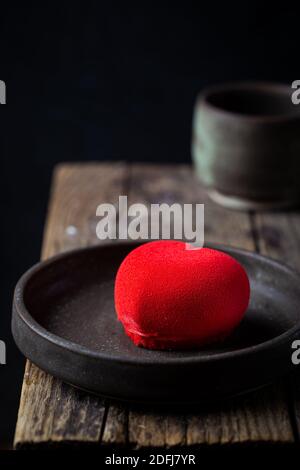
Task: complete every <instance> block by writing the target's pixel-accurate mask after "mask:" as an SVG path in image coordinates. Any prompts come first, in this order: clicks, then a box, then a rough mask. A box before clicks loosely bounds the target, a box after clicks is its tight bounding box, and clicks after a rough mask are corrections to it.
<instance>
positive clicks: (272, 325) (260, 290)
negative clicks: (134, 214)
mask: <svg viewBox="0 0 300 470" xmlns="http://www.w3.org/2000/svg"><path fill="white" fill-rule="evenodd" d="M137 245H138V243H132V242H130V243H122V244H120V243H114V244H111V245H106V246H95V247H90V248H85V249H80V250H76V251H73V252H67V253H64V254H62V255H58V256H56V257H54V258H52V259H50V260H48V261H45V262H42V263H39V264H38V265H36V266H34V267H33V268H31V269H30V270H29V271H27V272H26V273H25V274H24V275H23V276H22V277H21V279H20V280H19V282H18V284H17V286H16V289H15V294H14V302H13V319H12V331H13V335H14V338H15V341H16V343H17V345H18V347H19V348H20V350H21V351H22V352H23V354H24V355H25V356H26V357H28V358H29V359H30V360H31V361H32V362H34V363H35V364H37V365H38V366H39V367H41V368H42V369H44V370H46V371H47V372H49V373H50V374H52V375H54V376H56V377H59V378H60V379H62V380H63V381H65V382H68V383H69V384H72V385H74V386H76V387H79V388H82V389H84V390H88V391H90V392H93V393H96V394H99V395H102V396H105V397H110V398H115V399H120V400H129V401H134V402H156V403H183V404H184V403H194V402H195V403H196V402H202V401H207V400H209V401H211V400H215V399H219V398H225V397H229V396H231V395H235V394H239V393H243V392H246V391H249V390H252V389H255V388H258V387H261V386H263V385H265V384H267V383H270V382H272V381H273V380H275V379H276V378H277V377H279V376H282V375H283V374H285V373H287V372H288V371H290V370H291V369H292V368H293V367H295V366H293V364H292V361H291V355H292V352H293V350H292V348H291V345H292V342H293V340H294V339H298V338H300V310H299V304H300V276H299V275H298V274H297V273H295V272H294V271H292V270H291V269H290V268H288V267H286V266H284V265H281V264H279V263H277V262H275V261H273V260H270V259H268V258H265V257H263V256H260V255H257V254H254V253H251V252H247V251H243V250H237V249H233V248H229V247H224V246H217V245H215V248H218V249H221V250H222V251H225V252H227V253H229V254H230V255H231V256H233V257H234V258H236V259H237V260H238V261H239V262H240V263H241V264H242V265H243V266H244V267H245V269H246V270H247V273H248V275H249V277H250V283H251V300H250V306H249V309H248V311H247V313H246V315H245V318H244V320H243V321H242V323H241V324H240V326H239V327H238V328H237V329H236V331H235V332H234V334H233V335H232V336H231V337H230V338H229V339H228V340H227V341H226V342H225V343H223V344H218V345H214V346H211V347H206V348H205V349H201V350H198V351H177V352H168V351H150V350H146V349H142V348H138V347H136V346H134V344H133V343H132V342H131V341H130V340H129V338H127V336H126V335H125V333H124V332H123V328H122V325H121V324H120V323H119V322H118V321H117V319H116V315H115V310H114V300H113V286H114V277H115V274H116V271H117V269H118V267H119V265H120V263H121V261H122V260H123V258H124V257H125V256H126V255H127V253H129V252H130V251H131V250H132V249H133V248H135V247H136V246H137ZM210 246H211V245H210Z"/></svg>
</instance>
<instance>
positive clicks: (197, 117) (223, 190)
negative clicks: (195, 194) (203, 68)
mask: <svg viewBox="0 0 300 470" xmlns="http://www.w3.org/2000/svg"><path fill="white" fill-rule="evenodd" d="M292 92H293V90H292V88H291V87H290V86H288V85H283V84H276V83H264V82H262V83H261V82H254V83H248V82H240V83H234V84H226V85H219V86H215V87H211V88H208V89H206V90H204V91H203V92H202V93H201V94H200V95H199V97H198V99H197V102H196V106H195V111H194V119H193V138H192V157H193V160H194V163H195V167H196V172H197V174H198V176H199V178H200V180H201V181H202V183H203V184H204V185H205V186H206V188H207V191H208V193H209V195H210V197H211V199H213V200H214V201H215V202H217V203H219V204H221V205H223V206H225V207H228V208H231V209H240V210H265V209H278V208H279V209H280V208H284V207H288V206H294V205H299V201H300V184H299V180H300V104H299V105H295V104H293V102H292V99H291V97H292Z"/></svg>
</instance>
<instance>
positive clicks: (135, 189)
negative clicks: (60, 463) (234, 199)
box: [15, 163, 300, 448]
mask: <svg viewBox="0 0 300 470" xmlns="http://www.w3.org/2000/svg"><path fill="white" fill-rule="evenodd" d="M122 194H128V196H129V200H128V203H129V204H131V203H133V202H144V203H147V204H151V203H163V202H166V203H168V204H171V203H176V202H179V203H204V204H205V240H206V241H211V242H218V243H226V244H228V245H234V246H239V247H242V248H246V249H249V250H254V249H255V248H256V247H257V248H259V250H260V251H261V252H263V253H267V254H269V255H271V256H275V257H278V258H280V259H286V260H288V261H289V260H290V257H289V256H290V255H289V250H292V251H291V252H293V253H295V257H294V262H295V263H298V261H297V259H299V255H296V252H298V240H299V224H298V222H299V220H298V216H297V214H294V213H292V214H282V215H281V216H276V217H277V219H276V220H275V219H274V218H273V215H272V216H271V215H265V216H261V215H260V216H256V215H252V216H249V214H247V213H238V212H232V211H228V210H226V209H223V208H220V207H219V206H217V205H215V204H214V203H212V202H211V201H210V200H209V199H208V198H207V195H206V193H205V191H204V190H203V188H202V187H201V186H200V184H199V183H198V181H197V180H196V179H195V177H194V176H193V174H192V171H191V168H190V167H189V166H187V165H178V166H177V165H168V166H157V165H142V164H137V165H132V166H127V165H125V164H124V163H117V164H97V163H91V164H67V165H64V164H62V165H60V166H59V167H57V169H56V171H55V175H54V179H53V190H52V196H51V202H50V205H49V213H48V217H47V223H46V227H45V234H44V244H43V250H42V257H43V258H47V257H49V256H52V255H54V254H56V253H58V252H61V251H65V250H68V249H72V248H75V247H78V246H86V245H89V244H95V243H99V240H97V238H96V223H97V218H96V207H97V205H98V204H100V203H101V202H111V203H114V204H116V203H117V201H118V197H119V195H122ZM286 231H289V237H286V236H285V233H286ZM279 239H280V243H278V240H279ZM297 256H298V258H297ZM285 393H286V390H285V388H284V387H283V386H282V385H275V386H272V387H269V388H266V389H263V390H261V391H257V392H256V393H254V394H251V395H248V396H245V397H242V398H239V399H235V400H232V401H230V402H227V403H226V405H225V404H223V405H222V406H219V407H214V408H205V409H194V410H193V412H192V413H191V412H190V411H189V413H187V412H182V411H181V412H174V411H173V412H171V411H168V412H167V411H163V412H162V411H161V410H156V411H153V410H148V411H147V410H146V409H136V408H135V407H132V406H129V405H127V406H124V405H121V404H117V403H104V402H103V401H102V400H101V399H100V398H97V397H92V396H90V395H88V394H84V393H82V392H79V391H76V390H75V389H73V388H72V387H69V386H68V385H65V384H62V383H61V382H60V381H59V380H57V379H55V378H53V377H51V376H49V375H48V374H46V373H44V372H42V371H41V370H40V369H38V368H37V367H36V366H34V365H33V364H31V363H30V362H27V365H26V371H25V376H24V382H23V388H22V396H21V402H20V410H19V416H18V423H17V428H16V435H15V445H16V447H17V448H24V447H26V446H28V445H32V446H34V445H37V444H45V445H47V444H49V443H52V444H53V443H55V444H57V445H61V446H64V444H66V443H70V442H75V443H79V442H80V443H89V444H94V445H96V446H97V445H99V444H100V443H102V444H103V445H109V446H112V447H113V448H114V446H124V445H128V446H132V447H135V448H143V447H153V446H154V447H173V446H185V445H197V446H198V445H207V444H222V445H223V444H224V445H227V444H231V443H245V442H247V443H251V442H252V443H257V442H293V440H294V435H293V429H292V425H291V420H290V415H289V410H288V406H287V400H286V395H285ZM297 403H298V402H297V401H295V402H294V405H295V409H296V411H297V409H298V412H299V409H300V408H299V406H298V404H297ZM297 406H298V408H297Z"/></svg>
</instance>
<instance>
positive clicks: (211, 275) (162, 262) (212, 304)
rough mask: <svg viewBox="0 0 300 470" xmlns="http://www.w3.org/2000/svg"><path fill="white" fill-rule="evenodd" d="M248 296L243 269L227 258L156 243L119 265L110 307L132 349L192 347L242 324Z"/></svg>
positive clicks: (213, 252)
mask: <svg viewBox="0 0 300 470" xmlns="http://www.w3.org/2000/svg"><path fill="white" fill-rule="evenodd" d="M249 294H250V288H249V280H248V276H247V274H246V272H245V270H244V268H243V267H242V266H241V265H240V264H239V263H238V262H237V261H236V260H235V259H234V258H232V257H231V256H229V255H228V254H226V253H223V252H222V251H217V250H212V249H210V248H200V249H186V244H185V243H184V242H180V241H155V242H149V243H146V244H143V245H141V246H139V247H138V248H136V249H134V250H133V251H131V252H130V253H129V254H128V255H127V257H126V258H125V259H124V261H123V262H122V264H121V266H120V268H119V270H118V273H117V277H116V283H115V306H116V311H117V315H118V318H119V320H120V321H121V322H122V324H123V326H124V329H125V332H126V333H127V335H128V336H129V337H130V338H131V339H132V341H133V342H134V343H135V344H136V345H138V346H143V347H145V348H149V349H171V350H175V349H192V348H198V347H201V346H203V345H205V344H208V343H212V342H215V341H218V340H222V339H224V338H226V337H227V336H228V335H229V334H230V333H231V332H232V330H233V329H234V328H235V327H236V326H237V325H238V324H239V322H240V321H241V319H242V317H243V315H244V313H245V311H246V309H247V306H248V302H249Z"/></svg>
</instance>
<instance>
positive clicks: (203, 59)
mask: <svg viewBox="0 0 300 470" xmlns="http://www.w3.org/2000/svg"><path fill="white" fill-rule="evenodd" d="M159 3H160V4H158V2H157V4H156V5H155V4H154V2H152V3H150V2H147V3H146V2H139V3H136V4H134V3H133V2H125V1H124V2H118V3H116V2H101V1H96V0H95V1H93V2H90V1H84V2H82V3H79V2H75V1H73V2H72V1H70V2H63V1H61V2H57V3H55V2H49V3H44V2H39V4H35V5H34V4H33V3H32V2H24V3H23V5H22V4H21V6H14V4H12V3H11V2H5V3H4V2H1V5H0V79H1V80H4V81H5V82H6V85H7V105H6V106H2V107H1V108H0V121H1V122H0V124H1V127H0V136H1V139H0V155H1V186H0V187H1V201H0V204H1V221H2V227H1V232H0V233H1V238H2V240H1V252H2V257H1V297H0V298H1V313H0V339H2V340H5V341H6V343H7V362H8V364H7V365H6V366H0V387H1V388H0V447H1V445H2V446H3V445H8V443H9V442H10V440H11V439H12V436H13V432H14V425H15V421H16V413H17V406H18V400H19V394H20V386H21V382H22V376H23V363H24V361H23V359H22V358H21V355H20V354H19V353H18V352H17V350H16V347H15V346H14V344H13V341H12V338H11V335H10V311H11V299H12V292H13V287H14V284H15V282H16V281H17V279H18V277H19V276H20V275H21V273H22V272H23V271H24V270H25V269H27V268H28V267H29V266H30V265H31V264H33V263H34V262H36V261H37V260H38V259H39V254H40V246H41V239H42V230H43V223H44V219H45V212H46V204H47V199H48V192H49V186H50V179H51V171H52V168H53V166H54V165H55V163H56V162H60V161H76V160H119V159H127V160H131V161H138V160H139V161H140V160H144V161H157V162H162V161H174V162H189V161H190V134H191V118H192V109H193V104H194V101H195V97H196V95H197V93H198V92H199V90H201V88H203V87H204V86H206V85H207V84H211V83H217V82H223V81H228V80H238V79H243V80H244V79H246V80H251V79H260V80H261V79H263V80H276V81H283V82H288V83H291V82H292V81H293V80H295V79H299V78H300V77H299V74H298V67H299V59H298V56H299V52H298V51H297V48H298V43H299V33H298V31H299V22H300V17H299V15H297V12H296V11H295V8H294V7H293V6H292V4H288V7H289V10H287V9H286V10H285V9H284V6H283V5H281V6H280V9H279V8H278V9H277V7H275V3H274V5H273V7H272V6H270V4H267V3H266V4H265V5H263V4H262V2H261V1H251V2H250V1H244V2H240V6H239V7H237V6H234V7H232V8H230V7H229V4H228V2H226V8H223V9H221V8H220V6H219V5H218V2H209V4H210V5H209V6H208V5H207V4H206V5H204V4H203V2H199V1H198V2H180V6H179V3H178V6H177V4H176V3H174V2H170V3H169V5H167V4H166V3H165V4H164V5H162V4H161V2H159ZM37 5H38V6H37ZM297 74H298V75H297Z"/></svg>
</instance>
